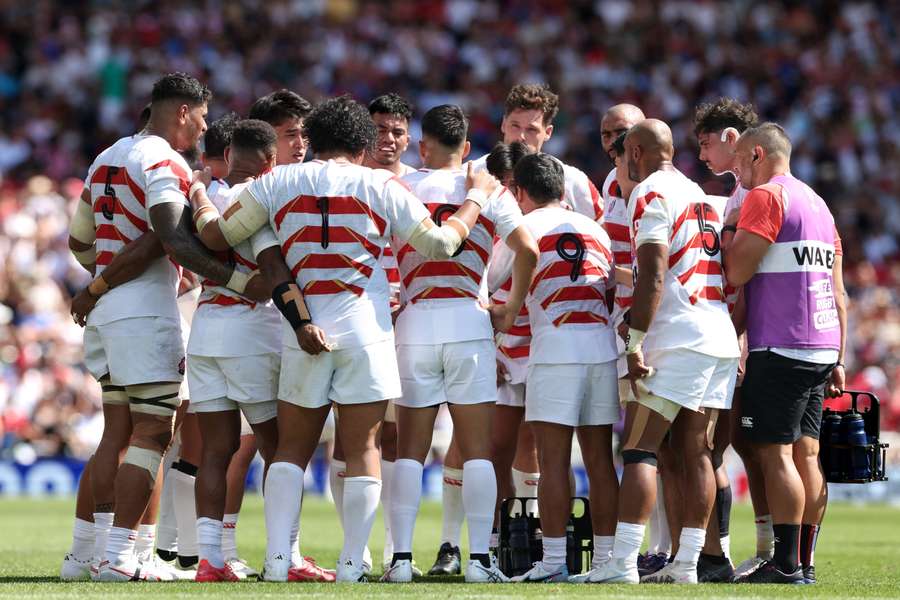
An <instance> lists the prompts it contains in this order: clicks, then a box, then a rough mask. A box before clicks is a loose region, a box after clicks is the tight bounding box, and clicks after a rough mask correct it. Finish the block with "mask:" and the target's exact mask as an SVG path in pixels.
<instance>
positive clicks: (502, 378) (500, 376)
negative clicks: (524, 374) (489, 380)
mask: <svg viewBox="0 0 900 600" xmlns="http://www.w3.org/2000/svg"><path fill="white" fill-rule="evenodd" d="M507 381H509V369H507V368H506V365H504V364H503V363H502V362H500V361H499V360H497V387H500V386H501V385H503V384H504V383H506V382H507Z"/></svg>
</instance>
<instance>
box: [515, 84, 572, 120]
mask: <svg viewBox="0 0 900 600" xmlns="http://www.w3.org/2000/svg"><path fill="white" fill-rule="evenodd" d="M519 109H521V110H539V111H541V112H542V113H543V114H544V125H550V124H551V123H553V119H555V118H556V113H558V112H559V96H557V95H556V94H554V93H553V92H552V91H550V87H549V86H548V85H546V84H543V83H540V84H539V83H524V84H519V85H514V86H513V88H512V89H511V90H509V94H507V96H506V102H505V103H504V107H503V115H504V116H506V115H509V113H511V112H512V111H514V110H519Z"/></svg>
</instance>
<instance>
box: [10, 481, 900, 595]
mask: <svg viewBox="0 0 900 600" xmlns="http://www.w3.org/2000/svg"><path fill="white" fill-rule="evenodd" d="M73 504H74V502H73V501H72V500H0V597H2V598H6V597H10V598H12V597H15V598H77V597H85V598H88V597H90V598H92V599H93V598H137V597H144V598H147V597H152V598H185V597H193V596H199V595H206V596H211V595H215V596H228V597H235V598H237V597H243V598H262V597H274V596H285V595H288V594H291V595H295V594H296V595H302V596H304V597H309V598H337V597H344V598H346V597H356V598H363V597H379V598H401V597H402V598H435V599H438V598H440V599H447V598H491V599H495V598H504V599H506V598H509V599H512V598H539V597H545V596H548V595H551V594H552V595H553V596H563V595H565V596H571V597H589V596H590V597H592V596H603V597H609V598H625V597H629V598H634V597H651V596H652V597H678V598H694V599H696V598H730V597H747V598H749V597H753V598H782V597H791V598H879V597H880V598H897V597H898V596H900V570H898V565H900V543H898V539H900V510H898V509H896V508H889V507H885V506H866V507H863V506H853V505H835V506H832V507H830V508H829V513H828V517H827V519H826V523H825V527H824V529H823V532H822V535H821V538H820V542H819V548H818V552H817V553H816V564H817V572H818V575H819V583H818V584H817V585H815V586H791V587H789V588H788V587H778V586H732V585H701V586H650V585H644V586H640V587H634V586H597V585H578V586H576V585H555V584H554V585H530V586H525V585H466V584H463V582H462V579H461V578H453V579H450V580H443V581H441V582H436V583H433V582H427V581H426V582H422V583H414V584H410V585H384V584H375V583H373V584H368V585H359V586H347V585H336V584H270V583H256V582H254V583H249V582H247V583H240V584H230V585H228V584H206V585H200V584H194V583H190V582H188V583H168V584H147V583H144V584H120V585H113V584H94V583H71V584H63V583H60V582H58V581H57V580H56V576H57V573H58V569H59V564H60V561H61V559H62V557H63V555H64V554H65V552H66V551H67V549H68V547H69V543H70V535H71V525H72V510H73ZM731 522H732V554H733V556H734V558H735V560H741V559H743V558H746V557H747V556H749V555H750V553H751V551H752V549H753V537H752V536H753V525H752V520H751V514H750V510H749V508H748V507H747V506H736V507H735V511H734V514H733V515H732V521H731ZM382 532H383V529H382V527H381V524H380V521H379V522H377V523H376V525H375V528H374V531H373V536H372V543H371V547H372V552H373V554H375V555H376V556H377V557H380V556H381V547H382ZM439 536H440V506H439V505H437V504H433V503H429V504H425V505H423V510H422V514H421V515H420V518H419V521H418V526H417V528H416V540H415V542H416V543H415V554H416V557H417V559H418V563H419V566H420V567H423V568H425V569H427V568H428V567H429V566H430V565H431V562H432V560H433V559H434V554H435V552H436V549H437V545H438V542H439V539H438V538H439ZM341 540H342V535H341V533H340V529H339V527H338V524H337V519H336V517H335V514H334V508H333V507H332V506H331V505H330V504H327V503H325V502H323V501H321V500H317V499H307V500H306V501H305V502H304V507H303V520H302V524H301V544H302V550H303V552H304V554H308V555H311V556H314V557H316V558H317V559H318V561H319V562H320V564H324V565H333V564H334V562H335V561H336V560H337V555H338V552H339V551H340V544H341ZM238 543H239V545H240V548H241V552H242V554H243V556H244V557H245V558H247V559H248V560H249V561H250V562H251V564H253V565H254V566H256V567H257V568H258V567H259V566H260V565H261V563H262V559H263V554H264V551H265V529H264V526H263V514H262V502H261V500H260V499H259V498H258V497H256V496H248V497H247V499H246V502H245V505H244V510H243V513H242V515H241V520H240V524H239V527H238ZM463 544H464V545H465V540H464V542H463Z"/></svg>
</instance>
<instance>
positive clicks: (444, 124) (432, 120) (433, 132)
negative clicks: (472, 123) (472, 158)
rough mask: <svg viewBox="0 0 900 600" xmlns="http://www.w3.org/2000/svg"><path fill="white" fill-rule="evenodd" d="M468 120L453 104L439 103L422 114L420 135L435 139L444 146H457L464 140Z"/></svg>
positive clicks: (467, 128) (467, 129) (467, 130)
mask: <svg viewBox="0 0 900 600" xmlns="http://www.w3.org/2000/svg"><path fill="white" fill-rule="evenodd" d="M468 132H469V120H468V119H467V118H466V115H465V113H463V110H462V109H461V108H460V107H458V106H456V105H455V104H441V105H439V106H435V107H434V108H431V109H429V110H428V112H427V113H425V114H424V115H423V116H422V136H423V137H424V136H428V137H430V138H432V139H434V140H436V141H437V142H438V143H439V144H440V145H441V146H444V147H446V148H458V147H459V146H461V145H462V144H463V143H464V142H465V141H466V135H467V134H468Z"/></svg>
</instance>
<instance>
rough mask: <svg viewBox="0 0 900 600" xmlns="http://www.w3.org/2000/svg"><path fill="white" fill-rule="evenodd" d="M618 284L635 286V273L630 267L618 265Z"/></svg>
mask: <svg viewBox="0 0 900 600" xmlns="http://www.w3.org/2000/svg"><path fill="white" fill-rule="evenodd" d="M616 283H617V284H619V285H624V286H627V287H633V286H634V273H632V272H631V269H629V268H628V267H620V266H618V265H616Z"/></svg>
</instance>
